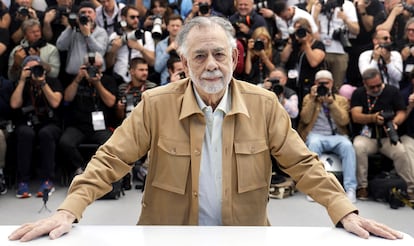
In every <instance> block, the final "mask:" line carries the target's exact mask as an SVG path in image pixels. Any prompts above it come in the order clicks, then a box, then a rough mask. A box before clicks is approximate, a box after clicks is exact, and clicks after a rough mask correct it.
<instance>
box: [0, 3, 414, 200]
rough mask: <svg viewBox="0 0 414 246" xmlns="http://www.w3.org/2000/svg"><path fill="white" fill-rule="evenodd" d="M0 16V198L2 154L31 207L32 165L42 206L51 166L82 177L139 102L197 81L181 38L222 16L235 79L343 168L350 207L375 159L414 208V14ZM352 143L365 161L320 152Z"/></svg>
mask: <svg viewBox="0 0 414 246" xmlns="http://www.w3.org/2000/svg"><path fill="white" fill-rule="evenodd" d="M0 9H1V11H0V75H1V91H0V95H1V97H0V107H1V110H0V117H1V121H0V123H1V124H0V126H1V128H2V130H1V131H0V192H1V193H5V192H6V191H7V189H6V184H5V181H4V175H5V174H4V173H3V169H4V167H5V153H6V152H7V151H6V142H7V143H10V144H12V145H10V146H8V147H9V149H11V150H10V151H8V153H17V155H16V156H15V157H14V158H11V160H12V161H13V162H15V163H16V165H15V167H14V168H12V170H13V171H14V172H13V175H14V173H16V181H15V182H16V184H17V197H19V198H26V197H30V196H31V192H30V187H29V181H30V180H31V177H32V175H33V165H32V162H33V161H34V160H35V159H36V160H37V161H38V162H39V163H40V165H38V166H39V167H40V168H38V169H39V170H40V171H39V172H38V174H37V175H36V177H38V178H39V179H40V181H41V184H40V188H39V190H38V191H37V193H36V195H37V196H39V197H41V196H43V193H44V192H46V191H47V192H51V191H53V189H54V187H53V179H54V169H55V166H56V163H55V159H56V158H55V156H54V155H55V153H56V155H57V158H59V157H58V156H59V153H60V154H61V155H63V156H65V157H66V158H64V159H65V160H62V163H63V162H67V165H68V166H69V167H70V170H71V172H72V173H74V174H79V173H82V171H83V168H84V165H85V160H83V158H82V155H81V153H79V150H78V149H77V147H78V145H79V144H80V143H84V142H87V143H95V144H98V145H99V144H102V143H103V142H105V141H106V139H108V138H109V137H110V135H111V132H112V130H113V129H114V128H116V127H117V126H118V125H119V124H120V122H122V119H123V118H124V117H127V115H128V113H129V112H130V110H131V108H133V107H134V106H135V105H136V104H137V103H138V102H139V100H140V96H141V93H142V92H143V91H145V90H146V89H151V88H153V87H155V86H162V85H165V84H168V83H171V82H174V81H177V80H180V79H183V78H185V77H187V76H186V74H185V72H184V71H183V66H182V64H181V63H180V58H179V55H178V54H177V52H176V49H177V45H176V43H175V37H176V35H177V33H178V32H179V30H180V28H181V26H182V25H184V24H185V23H186V22H187V21H188V20H190V19H192V18H196V17H197V16H221V17H223V18H228V19H229V21H230V22H231V23H232V24H233V26H234V29H235V33H234V35H235V37H236V38H237V49H238V51H239V56H238V61H237V66H236V68H235V71H234V77H235V78H237V79H242V80H245V81H248V82H249V83H254V84H257V85H258V86H262V87H264V88H266V89H269V90H272V91H274V92H275V94H276V95H277V96H278V97H279V101H280V103H281V104H282V105H283V106H284V107H285V109H286V110H287V112H288V113H289V116H290V117H291V119H292V125H293V127H295V128H298V131H299V133H300V134H301V135H302V137H303V138H304V141H306V142H307V143H308V146H309V147H310V148H313V150H314V151H315V152H318V153H319V152H320V153H324V152H333V153H337V154H338V155H340V156H341V159H342V162H346V163H347V164H346V165H347V166H346V169H347V179H346V180H347V181H348V182H347V183H346V185H345V186H346V187H345V189H346V191H347V194H348V196H349V197H350V198H351V200H352V201H355V200H356V199H355V198H356V197H358V198H360V199H366V198H367V197H368V195H369V194H368V183H367V169H368V167H367V166H368V164H367V163H368V161H367V158H368V155H369V154H373V153H377V152H381V153H382V154H384V155H386V156H387V157H389V158H390V159H391V160H393V161H394V162H398V164H397V165H396V170H397V173H398V174H399V175H400V176H401V177H402V178H403V179H404V180H405V181H406V183H407V187H408V195H409V196H410V198H411V199H414V153H412V152H413V151H411V149H410V148H405V146H404V145H408V144H409V143H411V142H412V137H414V121H411V120H410V119H411V118H412V117H414V116H412V115H411V114H410V112H411V110H412V108H413V107H414V94H413V85H412V81H414V80H413V77H414V72H413V68H414V19H413V18H412V16H413V15H414V1H413V0H406V1H401V0H384V1H379V0H353V1H350V0H308V1H296V0H289V1H285V0H273V1H271V0H270V1H269V0H267V1H265V0H235V1H234V3H233V1H215V0H179V1H177V0H135V1H126V0H119V1H117V0H89V1H85V0H42V1H34V0H11V1H1V8H0ZM6 64H7V65H6ZM374 70H375V71H378V72H375V71H374ZM320 71H323V73H319V74H318V72H320ZM354 91H355V93H353V92H354ZM385 97H386V98H385ZM338 102H340V103H338ZM344 102H346V103H344ZM302 108H306V112H303V111H302ZM344 112H346V114H344ZM347 117H348V118H347ZM344 127H345V128H346V130H347V131H342V130H339V129H345V128H344ZM301 129H302V130H303V129H306V131H305V132H301ZM12 132H13V134H11V133H12ZM9 135H10V136H12V137H11V138H10V139H8V136H9ZM13 135H14V136H13ZM310 136H311V137H312V139H310ZM338 136H341V138H339V137H338ZM400 136H402V137H400ZM342 137H345V139H349V140H350V141H349V142H346V143H353V147H354V149H349V146H351V145H352V144H351V145H349V144H348V145H346V153H351V154H352V155H355V158H353V159H351V160H349V158H348V159H344V158H345V157H347V155H345V156H344V155H343V153H342V152H341V149H340V148H339V147H338V146H339V145H338V146H336V145H333V144H332V145H330V146H323V144H321V143H323V142H324V141H325V140H326V141H328V140H327V139H329V141H331V142H330V143H334V141H336V140H338V139H339V142H341V143H344V141H343V139H342ZM315 139H317V141H315ZM321 139H323V140H321ZM333 139H335V140H333ZM316 142H317V143H318V145H316V144H315V143H316ZM342 145H343V144H342ZM342 145H341V146H342ZM36 148H38V149H39V150H40V152H39V153H40V154H39V155H38V156H36V158H33V156H32V155H33V153H34V152H35V151H34V150H35V149H36ZM341 148H342V147H341ZM355 150H356V151H355ZM52 152H53V153H52ZM342 156H343V157H342ZM348 157H349V156H348ZM9 159H10V158H9ZM138 161H139V160H137V162H138ZM349 162H354V163H349ZM59 165H61V163H59ZM62 165H63V164H62ZM349 170H350V171H349ZM402 172H403V173H402Z"/></svg>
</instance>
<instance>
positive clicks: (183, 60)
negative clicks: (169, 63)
mask: <svg viewBox="0 0 414 246" xmlns="http://www.w3.org/2000/svg"><path fill="white" fill-rule="evenodd" d="M180 60H181V62H182V63H183V66H184V71H185V73H186V74H188V70H189V68H188V61H187V59H186V58H185V57H184V56H183V55H180Z"/></svg>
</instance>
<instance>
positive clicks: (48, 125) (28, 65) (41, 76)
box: [10, 55, 63, 198]
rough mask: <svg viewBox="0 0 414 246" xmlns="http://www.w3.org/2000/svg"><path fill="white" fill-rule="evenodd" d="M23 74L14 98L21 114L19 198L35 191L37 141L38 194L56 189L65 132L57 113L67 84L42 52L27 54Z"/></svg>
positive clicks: (18, 126)
mask: <svg viewBox="0 0 414 246" xmlns="http://www.w3.org/2000/svg"><path fill="white" fill-rule="evenodd" d="M21 66H22V68H21V69H20V71H21V73H20V78H19V80H18V82H17V84H16V87H15V89H14V91H13V94H12V96H11V99H10V106H11V108H12V109H15V110H19V111H20V114H19V117H18V118H17V120H16V121H15V124H16V128H15V132H16V137H17V145H16V146H17V149H16V151H17V155H16V156H17V183H18V188H17V193H16V197H17V198H29V197H31V192H30V189H29V181H30V177H31V165H32V154H33V152H34V146H35V145H34V143H35V142H36V143H37V144H38V146H39V148H40V162H39V163H40V165H41V166H40V169H39V171H40V172H39V177H40V179H41V180H40V181H41V183H40V188H39V190H38V191H37V194H36V196H37V197H42V196H43V195H44V194H43V192H44V191H45V190H47V191H48V193H49V194H48V195H50V193H52V192H53V190H54V187H53V178H54V173H55V171H54V170H55V152H56V145H57V142H58V140H59V137H60V134H61V131H62V130H61V128H60V121H59V118H58V115H57V113H56V109H57V108H58V107H59V105H60V102H61V101H62V97H63V95H62V94H63V88H62V85H61V84H60V82H59V81H58V80H57V79H54V78H50V77H47V76H46V71H45V70H44V69H43V66H42V65H41V59H40V57H39V56H32V55H30V56H27V57H26V58H24V60H23V62H22V65H21Z"/></svg>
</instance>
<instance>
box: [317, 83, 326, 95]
mask: <svg viewBox="0 0 414 246" xmlns="http://www.w3.org/2000/svg"><path fill="white" fill-rule="evenodd" d="M326 84H328V82H319V85H318V87H316V96H318V97H324V96H327V95H329V88H328V87H326Z"/></svg>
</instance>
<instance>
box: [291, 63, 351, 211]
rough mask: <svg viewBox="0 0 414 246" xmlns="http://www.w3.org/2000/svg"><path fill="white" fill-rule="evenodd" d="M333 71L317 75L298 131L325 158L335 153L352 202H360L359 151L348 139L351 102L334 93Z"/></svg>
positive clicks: (323, 71)
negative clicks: (357, 172) (358, 181)
mask: <svg viewBox="0 0 414 246" xmlns="http://www.w3.org/2000/svg"><path fill="white" fill-rule="evenodd" d="M333 85H334V81H333V77H332V74H331V72H329V71H328V70H320V71H319V72H317V73H316V75H315V84H314V85H313V86H312V88H311V91H310V93H309V94H308V95H306V96H305V98H304V99H303V106H302V110H301V113H300V121H299V126H298V132H299V134H300V135H301V137H302V138H303V140H304V141H305V142H306V145H307V146H308V148H309V149H310V150H311V151H313V152H315V153H316V154H318V155H319V156H321V155H322V154H323V153H327V152H331V153H334V154H335V155H337V156H338V157H339V158H340V160H341V163H342V170H343V176H344V182H343V184H344V189H345V191H346V195H347V197H348V198H349V200H350V201H351V202H353V203H355V202H356V196H355V192H356V188H357V181H356V159H355V150H354V147H353V146H352V142H351V140H350V139H349V137H348V124H349V123H350V119H349V113H348V110H349V103H348V100H347V99H346V98H345V97H343V96H341V95H339V94H337V93H335V92H334V90H335V89H334V87H333Z"/></svg>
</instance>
